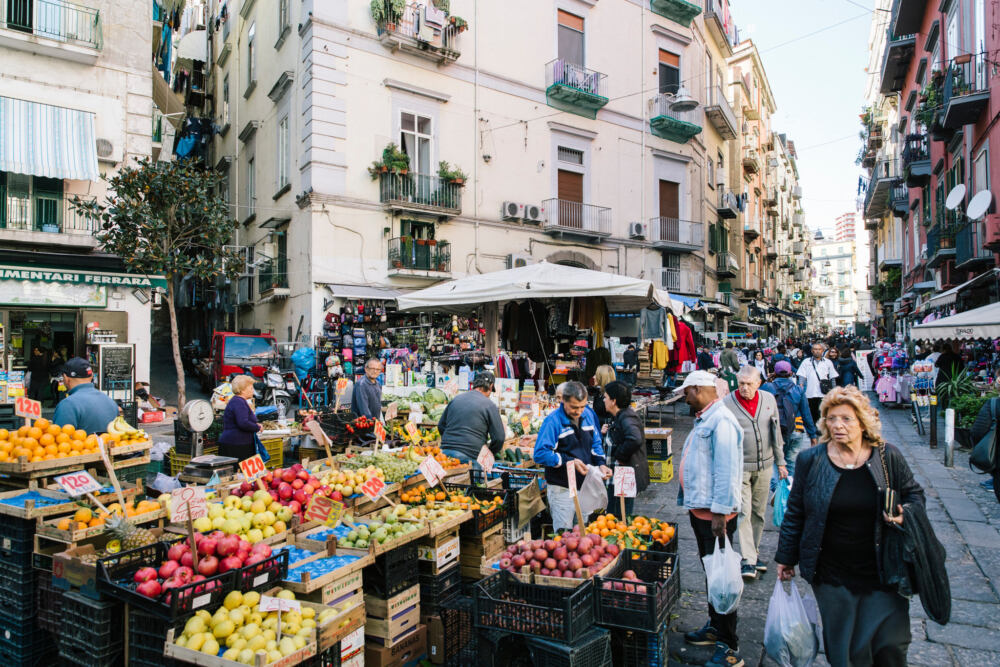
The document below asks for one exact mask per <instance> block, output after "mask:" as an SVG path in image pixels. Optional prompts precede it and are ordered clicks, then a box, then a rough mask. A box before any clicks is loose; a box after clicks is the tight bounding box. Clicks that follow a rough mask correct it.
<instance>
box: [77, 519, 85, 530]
mask: <svg viewBox="0 0 1000 667" xmlns="http://www.w3.org/2000/svg"><path fill="white" fill-rule="evenodd" d="M87 527H88V526H87V524H85V523H83V522H82V521H81V522H80V523H78V524H76V528H77V530H87Z"/></svg>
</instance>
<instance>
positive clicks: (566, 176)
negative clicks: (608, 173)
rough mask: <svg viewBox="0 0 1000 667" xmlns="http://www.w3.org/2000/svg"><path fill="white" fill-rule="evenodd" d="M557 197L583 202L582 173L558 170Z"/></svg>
mask: <svg viewBox="0 0 1000 667" xmlns="http://www.w3.org/2000/svg"><path fill="white" fill-rule="evenodd" d="M559 199H561V200H563V201H575V202H580V203H582V202H583V174H578V173H577V172H575V171H565V170H563V169H560V170H559Z"/></svg>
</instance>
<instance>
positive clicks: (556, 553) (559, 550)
mask: <svg viewBox="0 0 1000 667" xmlns="http://www.w3.org/2000/svg"><path fill="white" fill-rule="evenodd" d="M552 557H553V558H555V559H556V560H562V559H563V558H568V557H569V551H568V550H567V549H566V547H563V546H558V547H556V548H555V549H553V550H552Z"/></svg>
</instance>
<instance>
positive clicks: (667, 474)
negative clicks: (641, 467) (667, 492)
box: [649, 454, 674, 484]
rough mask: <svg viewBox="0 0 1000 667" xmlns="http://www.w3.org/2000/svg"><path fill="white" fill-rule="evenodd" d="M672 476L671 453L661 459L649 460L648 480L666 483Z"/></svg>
mask: <svg viewBox="0 0 1000 667" xmlns="http://www.w3.org/2000/svg"><path fill="white" fill-rule="evenodd" d="M673 478H674V457H673V454H671V455H670V456H668V457H667V458H665V459H663V460H662V461H649V481H650V482H658V483H660V484H666V483H667V482H669V481H670V480H672V479H673Z"/></svg>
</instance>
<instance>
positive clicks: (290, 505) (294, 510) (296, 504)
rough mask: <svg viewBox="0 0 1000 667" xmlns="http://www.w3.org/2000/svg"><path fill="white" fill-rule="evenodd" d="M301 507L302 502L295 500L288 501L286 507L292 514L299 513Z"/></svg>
mask: <svg viewBox="0 0 1000 667" xmlns="http://www.w3.org/2000/svg"><path fill="white" fill-rule="evenodd" d="M302 507H303V505H302V503H300V502H299V501H297V500H293V501H292V502H290V503H288V509H290V510H292V514H301V513H302Z"/></svg>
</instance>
